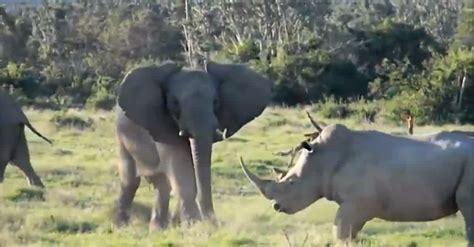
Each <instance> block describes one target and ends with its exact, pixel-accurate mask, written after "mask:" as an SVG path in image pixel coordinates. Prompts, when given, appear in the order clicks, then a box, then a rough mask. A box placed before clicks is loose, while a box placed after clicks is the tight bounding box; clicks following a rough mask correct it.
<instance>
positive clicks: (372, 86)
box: [0, 0, 474, 123]
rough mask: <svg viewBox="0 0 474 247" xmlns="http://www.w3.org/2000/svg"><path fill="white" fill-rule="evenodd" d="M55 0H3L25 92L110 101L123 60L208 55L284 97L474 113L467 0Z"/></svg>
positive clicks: (12, 55) (64, 101)
mask: <svg viewBox="0 0 474 247" xmlns="http://www.w3.org/2000/svg"><path fill="white" fill-rule="evenodd" d="M52 2H56V1H45V2H44V3H43V5H41V6H39V7H37V8H25V7H23V8H18V9H16V11H6V10H5V8H0V18H1V21H0V86H2V87H6V88H7V89H8V90H10V91H11V92H12V93H14V94H15V95H16V96H17V97H18V98H19V99H21V102H23V103H34V104H36V105H41V106H48V107H51V106H59V107H67V106H75V105H86V106H88V107H92V108H101V109H111V108H112V107H113V106H114V101H115V92H116V88H117V85H118V83H119V82H120V80H121V78H122V77H123V75H124V73H126V71H127V70H129V69H131V68H133V67H135V66H137V65H140V64H150V63H160V62H161V61H164V60H167V59H171V60H175V61H178V62H180V63H183V64H186V65H188V66H191V67H201V66H202V63H203V61H204V60H205V59H207V58H211V59H213V60H217V61H224V62H238V63H249V64H250V65H251V66H252V67H254V68H255V69H257V70H258V71H260V72H262V73H264V74H266V75H267V76H268V77H269V78H271V79H273V80H274V81H275V82H276V85H275V91H274V92H275V93H274V98H273V99H274V102H275V103H277V104H286V105H296V104H306V103H320V104H325V102H327V103H328V104H336V105H337V104H342V105H341V106H337V107H339V108H344V107H345V106H344V105H348V104H355V105H361V102H365V101H369V102H378V103H371V104H376V105H380V104H383V106H384V107H376V108H374V107H371V106H368V107H369V108H370V109H371V111H370V112H372V113H370V114H369V115H371V117H369V119H371V121H374V120H375V119H377V118H378V117H382V118H383V119H384V120H389V121H399V114H400V112H403V111H406V110H408V109H410V110H411V111H412V112H414V114H416V115H417V116H418V119H419V123H423V122H425V123H426V122H439V121H461V122H466V121H468V122H473V121H474V111H473V108H474V101H473V100H472V99H473V97H474V69H473V67H474V50H473V44H474V43H473V39H472V37H474V30H473V28H472V27H473V20H474V19H473V18H474V6H473V5H472V3H470V1H464V2H463V1H462V0H457V1H441V2H440V1H429V0H414V1H411V0H410V1H407V0H398V1H397V0H392V1H389V0H386V1H376V0H365V1H362V2H357V1H331V0H324V1H321V0H317V1H316V0H314V1H313V0H311V1H286V0H252V1H250V0H246V1H224V0H214V1H204V2H203V3H201V1H186V0H183V1H169V0H168V1H166V0H142V1H134V3H133V4H130V3H125V2H126V1H119V0H98V1H87V0H76V1H70V2H72V3H70V4H53V3H52ZM186 3H187V4H186ZM463 82H464V83H463ZM460 95H462V97H460ZM328 97H330V98H331V99H332V100H329V101H328V100H327V98H328ZM361 98H362V99H363V100H361V101H359V99H361ZM354 100H355V101H356V102H355V103H351V102H353V101H354ZM327 108H328V109H329V108H331V106H328V107H327ZM356 108H358V109H359V108H361V107H356ZM351 114H357V115H360V114H362V115H364V114H365V113H360V112H359V111H355V110H347V112H346V113H345V114H343V115H344V116H345V115H351ZM337 115H338V114H336V116H337Z"/></svg>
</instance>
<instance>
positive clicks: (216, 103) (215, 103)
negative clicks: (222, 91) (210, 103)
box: [214, 99, 219, 110]
mask: <svg viewBox="0 0 474 247" xmlns="http://www.w3.org/2000/svg"><path fill="white" fill-rule="evenodd" d="M217 109H219V100H218V99H214V110H217Z"/></svg>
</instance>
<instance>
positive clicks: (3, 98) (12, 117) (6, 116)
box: [0, 90, 28, 126]
mask: <svg viewBox="0 0 474 247" xmlns="http://www.w3.org/2000/svg"><path fill="white" fill-rule="evenodd" d="M21 123H23V124H25V123H28V119H27V117H26V115H25V114H24V113H23V111H22V110H21V107H20V105H18V104H17V103H16V102H15V100H14V99H13V98H12V97H11V96H10V95H8V94H7V93H5V92H3V91H2V90H0V126H5V125H14V124H21Z"/></svg>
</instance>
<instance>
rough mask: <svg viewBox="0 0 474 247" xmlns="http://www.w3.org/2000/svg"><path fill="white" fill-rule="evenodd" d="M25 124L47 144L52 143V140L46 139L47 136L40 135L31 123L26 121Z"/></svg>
mask: <svg viewBox="0 0 474 247" xmlns="http://www.w3.org/2000/svg"><path fill="white" fill-rule="evenodd" d="M25 125H26V126H28V128H29V129H30V130H31V131H33V133H35V134H36V135H37V136H39V137H41V138H42V139H43V140H45V141H46V142H48V143H49V144H51V145H52V144H53V142H52V141H51V140H50V139H48V138H47V137H45V136H44V135H42V134H41V133H39V131H37V130H36V129H35V128H34V127H33V125H31V124H30V123H26V124H25Z"/></svg>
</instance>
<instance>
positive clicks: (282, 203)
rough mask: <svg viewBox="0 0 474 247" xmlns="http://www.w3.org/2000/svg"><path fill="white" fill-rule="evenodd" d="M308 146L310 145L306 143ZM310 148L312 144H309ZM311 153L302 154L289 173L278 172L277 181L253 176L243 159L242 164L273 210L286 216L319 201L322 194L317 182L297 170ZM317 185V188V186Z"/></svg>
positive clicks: (306, 151)
mask: <svg viewBox="0 0 474 247" xmlns="http://www.w3.org/2000/svg"><path fill="white" fill-rule="evenodd" d="M306 144H308V143H306ZM308 147H310V144H308ZM309 154H310V151H308V150H306V149H305V150H304V151H302V153H301V154H300V157H299V159H298V162H297V165H296V166H295V167H293V168H292V169H290V170H289V171H283V170H276V169H274V170H273V171H274V172H275V173H277V178H276V179H275V180H270V179H262V178H259V177H258V176H256V175H255V174H253V173H252V172H251V171H250V170H249V169H248V168H247V167H246V165H245V163H244V161H243V160H242V159H241V160H240V164H241V166H242V169H243V171H244V173H245V175H246V176H247V178H248V179H249V180H250V181H251V182H252V183H253V184H254V185H255V186H256V187H257V188H258V190H259V191H260V192H261V193H262V195H263V196H264V197H265V198H267V199H269V200H271V201H272V202H273V209H275V210H276V211H278V212H281V213H286V214H294V213H296V212H298V211H300V210H303V209H304V208H306V207H308V206H309V205H310V204H311V203H313V202H315V201H316V200H317V199H319V198H320V197H321V196H320V193H319V190H318V189H317V188H316V187H317V185H316V184H315V182H316V181H315V180H314V179H311V178H306V176H304V175H303V174H301V171H299V170H298V169H297V167H298V165H300V166H301V165H302V164H305V163H307V162H306V160H307V159H308V155H309ZM315 185H316V186H315Z"/></svg>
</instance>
